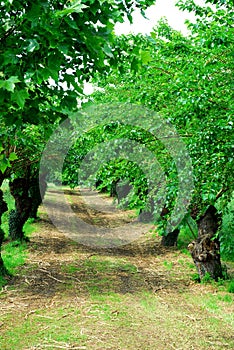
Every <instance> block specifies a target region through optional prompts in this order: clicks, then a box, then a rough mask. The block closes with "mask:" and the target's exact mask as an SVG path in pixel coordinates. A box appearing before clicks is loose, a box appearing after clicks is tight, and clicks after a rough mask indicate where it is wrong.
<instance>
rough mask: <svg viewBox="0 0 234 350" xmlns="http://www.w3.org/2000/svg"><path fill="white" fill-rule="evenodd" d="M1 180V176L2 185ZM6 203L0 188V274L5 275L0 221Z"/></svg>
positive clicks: (1, 179)
mask: <svg viewBox="0 0 234 350" xmlns="http://www.w3.org/2000/svg"><path fill="white" fill-rule="evenodd" d="M2 182H3V178H0V186H1V185H2ZM7 209H8V208H7V204H6V202H5V201H4V199H3V192H2V190H0V275H1V276H3V275H6V274H7V270H6V268H5V266H4V263H3V260H2V256H1V247H2V242H3V239H4V232H3V230H2V229H1V222H2V220H1V219H2V214H3V213H5V211H7Z"/></svg>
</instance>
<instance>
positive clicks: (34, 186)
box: [29, 176, 47, 219]
mask: <svg viewBox="0 0 234 350" xmlns="http://www.w3.org/2000/svg"><path fill="white" fill-rule="evenodd" d="M40 185H41V186H40ZM46 187H47V183H46V181H45V178H44V177H43V176H41V177H40V184H39V176H38V177H34V178H32V179H30V184H29V196H30V197H31V199H32V202H31V210H30V213H29V217H30V218H33V219H37V211H38V208H39V206H40V204H41V203H42V200H43V198H44V195H45V192H46Z"/></svg>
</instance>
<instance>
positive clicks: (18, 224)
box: [9, 178, 32, 240]
mask: <svg viewBox="0 0 234 350" xmlns="http://www.w3.org/2000/svg"><path fill="white" fill-rule="evenodd" d="M9 187H10V192H11V194H12V196H13V197H14V199H15V210H12V211H11V212H10V217H9V236H10V238H11V239H12V240H18V239H20V240H22V239H24V238H25V237H24V233H23V226H24V224H25V222H26V221H27V219H28V218H29V214H30V211H31V208H32V198H31V197H30V196H29V181H28V180H27V179H25V178H17V179H15V180H14V181H12V182H10V184H9Z"/></svg>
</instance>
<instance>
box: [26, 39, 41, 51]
mask: <svg viewBox="0 0 234 350" xmlns="http://www.w3.org/2000/svg"><path fill="white" fill-rule="evenodd" d="M39 48H40V45H39V44H38V42H37V40H36V39H30V40H29V45H28V46H27V51H28V52H33V51H34V50H39Z"/></svg>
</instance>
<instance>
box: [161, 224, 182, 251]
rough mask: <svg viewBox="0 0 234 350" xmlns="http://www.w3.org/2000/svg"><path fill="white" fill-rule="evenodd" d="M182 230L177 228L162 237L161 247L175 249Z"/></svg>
mask: <svg viewBox="0 0 234 350" xmlns="http://www.w3.org/2000/svg"><path fill="white" fill-rule="evenodd" d="M179 233H180V230H179V229H178V228H176V229H175V230H174V231H172V232H169V233H168V234H167V235H166V236H162V240H161V245H162V246H164V247H175V246H177V239H178V236H179Z"/></svg>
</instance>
